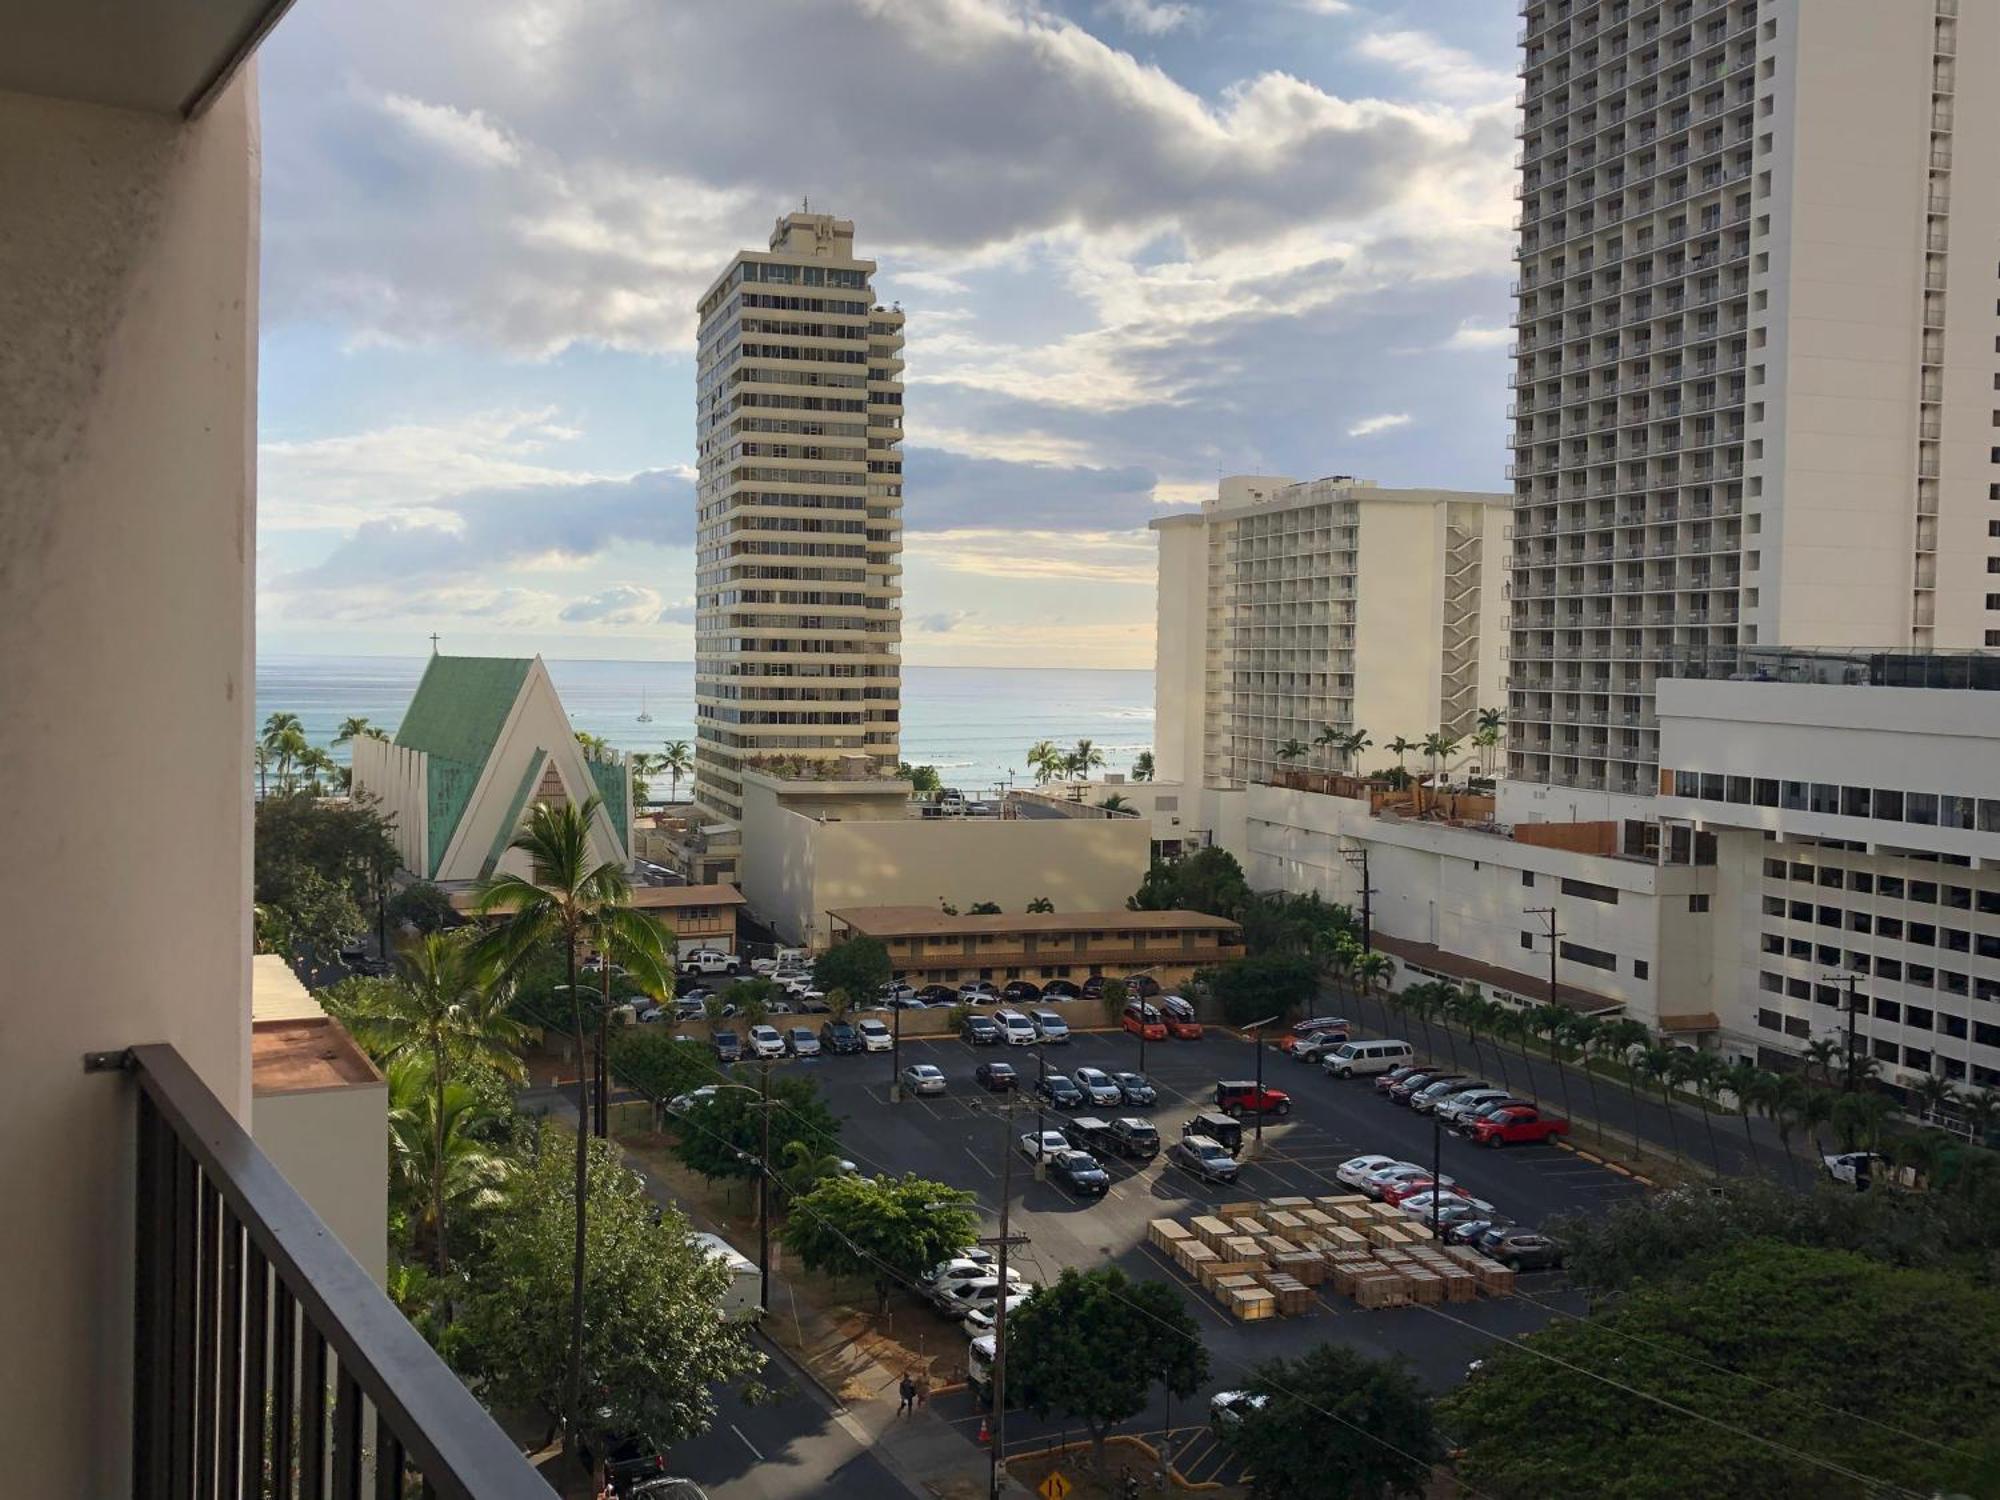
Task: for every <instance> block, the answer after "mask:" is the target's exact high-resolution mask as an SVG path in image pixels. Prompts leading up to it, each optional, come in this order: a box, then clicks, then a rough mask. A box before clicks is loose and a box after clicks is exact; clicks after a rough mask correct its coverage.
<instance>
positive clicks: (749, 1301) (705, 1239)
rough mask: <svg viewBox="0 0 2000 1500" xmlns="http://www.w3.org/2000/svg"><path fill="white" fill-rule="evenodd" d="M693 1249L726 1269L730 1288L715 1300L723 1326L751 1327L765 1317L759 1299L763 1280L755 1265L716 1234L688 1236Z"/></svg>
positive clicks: (702, 1232)
mask: <svg viewBox="0 0 2000 1500" xmlns="http://www.w3.org/2000/svg"><path fill="white" fill-rule="evenodd" d="M688 1238H689V1239H690V1240H692V1241H694V1244H695V1247H696V1248H697V1249H700V1250H706V1251H707V1252H708V1253H709V1254H710V1255H711V1256H713V1257H714V1258H715V1259H716V1260H719V1261H721V1262H722V1263H723V1265H725V1266H727V1267H728V1268H729V1284H728V1285H727V1286H725V1287H724V1288H723V1289H722V1294H721V1295H720V1296H719V1297H717V1298H716V1299H715V1310H716V1311H717V1312H718V1313H720V1314H721V1315H722V1321H723V1322H725V1323H754V1322H756V1321H757V1319H759V1318H761V1317H762V1316H763V1315H764V1306H763V1303H762V1302H760V1301H759V1300H758V1299H759V1297H760V1296H761V1295H762V1293H763V1290H764V1286H763V1280H764V1279H763V1277H762V1275H761V1274H759V1272H758V1270H757V1263H756V1262H755V1261H753V1260H751V1259H750V1257H749V1256H747V1255H745V1254H744V1253H743V1252H742V1251H740V1250H738V1249H737V1248H736V1247H735V1246H734V1245H732V1244H730V1243H729V1241H727V1240H725V1239H724V1238H723V1237H722V1236H721V1235H719V1234H709V1233H707V1232H705V1231H699V1230H698V1231H696V1232H695V1233H693V1234H691V1235H689V1236H688Z"/></svg>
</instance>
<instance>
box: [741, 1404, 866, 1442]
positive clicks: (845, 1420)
mask: <svg viewBox="0 0 2000 1500" xmlns="http://www.w3.org/2000/svg"><path fill="white" fill-rule="evenodd" d="M833 1422H834V1425H835V1426H836V1427H838V1428H839V1429H840V1430H841V1431H842V1432H844V1433H846V1434H847V1435H848V1436H849V1437H851V1438H853V1439H854V1441H855V1443H856V1444H858V1445H859V1446H860V1447H863V1448H867V1447H870V1446H872V1445H873V1444H874V1441H875V1440H874V1439H873V1438H871V1437H870V1436H869V1435H868V1429H867V1428H866V1427H863V1426H862V1425H861V1424H860V1423H859V1422H857V1421H855V1420H854V1414H853V1413H852V1412H850V1411H848V1410H847V1409H846V1408H845V1407H842V1408H841V1409H840V1410H839V1411H837V1412H835V1413H834V1414H833ZM751 1451H752V1452H755V1451H756V1450H755V1449H752V1450H751Z"/></svg>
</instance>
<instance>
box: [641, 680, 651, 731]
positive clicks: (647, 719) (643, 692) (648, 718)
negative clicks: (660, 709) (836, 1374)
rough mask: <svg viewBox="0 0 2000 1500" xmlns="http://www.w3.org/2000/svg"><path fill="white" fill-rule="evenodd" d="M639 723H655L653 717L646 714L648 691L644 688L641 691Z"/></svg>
mask: <svg viewBox="0 0 2000 1500" xmlns="http://www.w3.org/2000/svg"><path fill="white" fill-rule="evenodd" d="M639 722H640V723H641V724H650V723H652V722H653V716H652V715H651V714H649V713H647V712H646V690H645V689H644V688H640V689H639Z"/></svg>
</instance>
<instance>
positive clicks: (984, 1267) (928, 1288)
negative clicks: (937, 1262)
mask: <svg viewBox="0 0 2000 1500" xmlns="http://www.w3.org/2000/svg"><path fill="white" fill-rule="evenodd" d="M999 1279H1000V1268H999V1267H998V1266H997V1265H995V1264H994V1262H993V1260H992V1258H991V1257H990V1256H989V1257H988V1258H987V1259H985V1260H968V1259H967V1258H966V1257H965V1256H963V1255H955V1256H953V1257H952V1258H951V1259H950V1260H948V1261H946V1262H945V1263H944V1264H943V1265H941V1266H932V1267H931V1274H930V1275H929V1276H928V1277H926V1278H925V1280H924V1292H925V1295H927V1296H928V1297H929V1298H930V1299H931V1300H932V1301H933V1302H936V1301H938V1300H940V1299H942V1298H949V1297H958V1296H961V1295H963V1294H964V1292H965V1291H966V1289H967V1288H968V1287H975V1286H978V1285H979V1284H980V1283H981V1282H986V1281H998V1280H999ZM1007 1280H1008V1281H1009V1282H1010V1283H1011V1284H1012V1285H1014V1286H1017V1287H1018V1286H1025V1285H1027V1278H1025V1277H1024V1276H1022V1275H1021V1272H1020V1270H1019V1268H1017V1267H1015V1266H1009V1267H1008V1268H1007Z"/></svg>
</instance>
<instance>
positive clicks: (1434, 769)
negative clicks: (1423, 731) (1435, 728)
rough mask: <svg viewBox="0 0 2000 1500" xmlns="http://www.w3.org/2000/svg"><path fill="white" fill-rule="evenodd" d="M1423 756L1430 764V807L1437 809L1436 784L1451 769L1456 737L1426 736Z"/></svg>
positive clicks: (1456, 743)
mask: <svg viewBox="0 0 2000 1500" xmlns="http://www.w3.org/2000/svg"><path fill="white" fill-rule="evenodd" d="M1423 752H1424V756H1425V758H1426V759H1427V760H1429V761H1430V763H1431V807H1432V809H1433V810H1435V809H1436V807H1437V796H1438V783H1439V782H1440V781H1442V780H1443V779H1444V776H1445V774H1446V773H1447V772H1448V771H1450V769H1451V758H1452V757H1453V756H1454V755H1456V754H1458V736H1457V735H1455V734H1445V733H1442V732H1440V733H1437V734H1427V735H1425V736H1424V743H1423Z"/></svg>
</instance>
